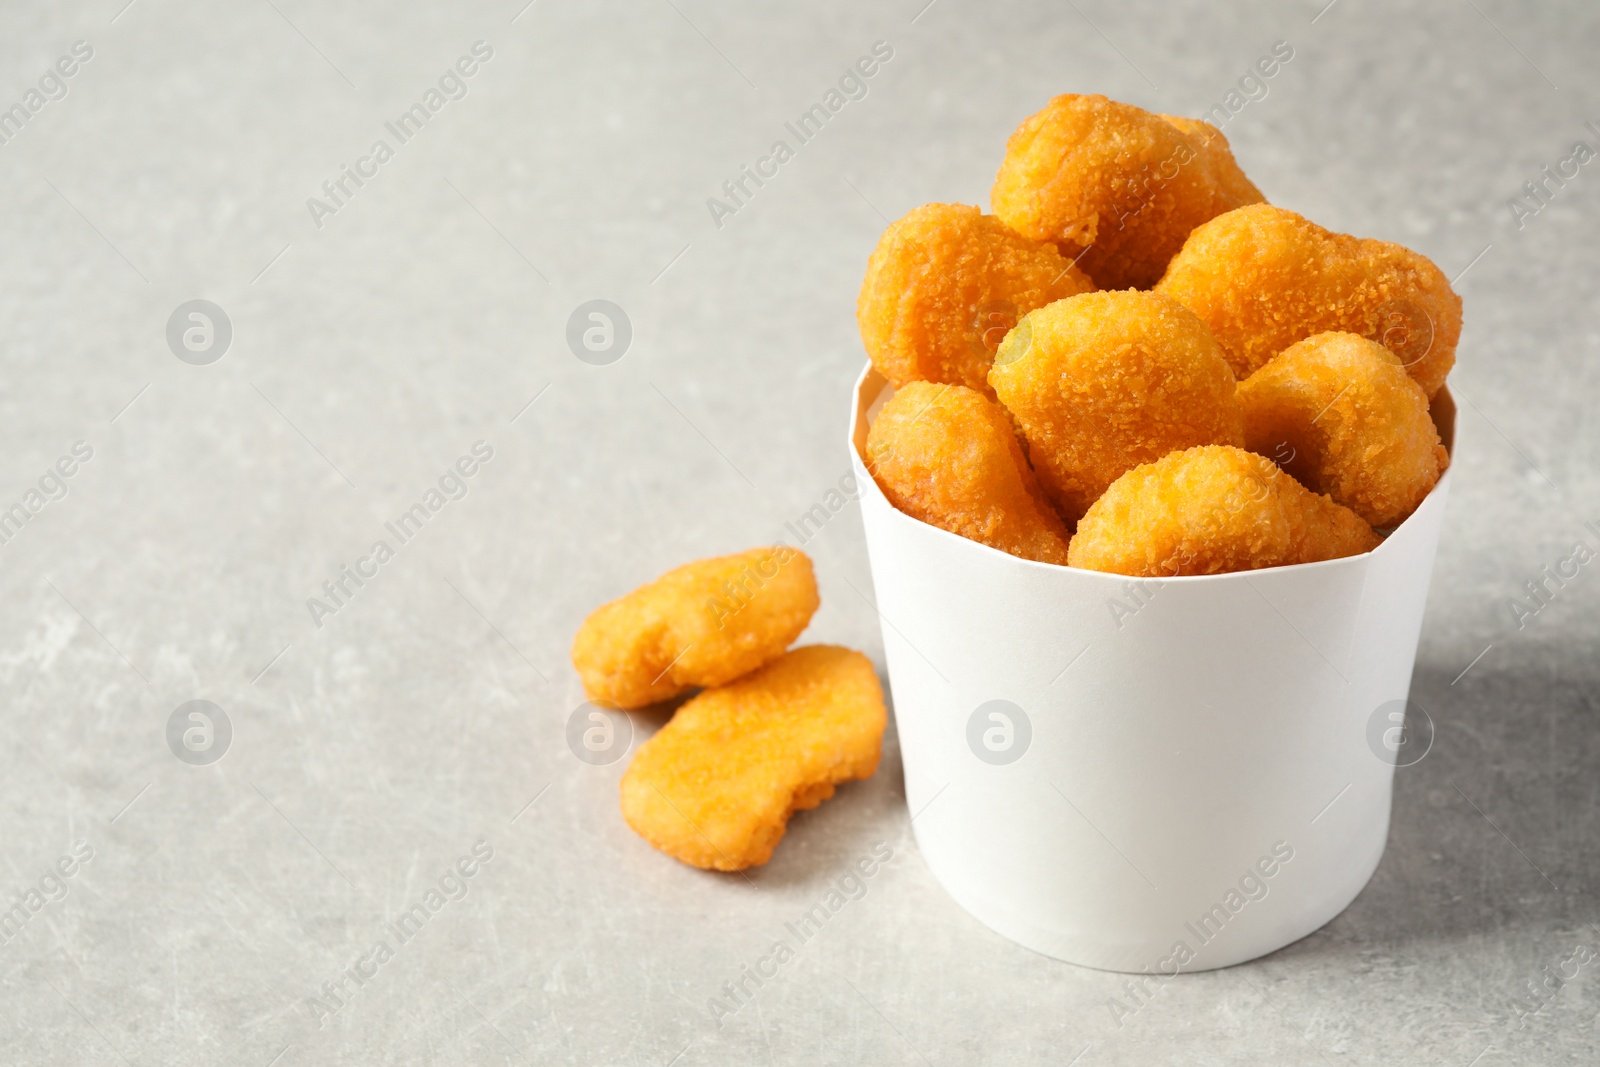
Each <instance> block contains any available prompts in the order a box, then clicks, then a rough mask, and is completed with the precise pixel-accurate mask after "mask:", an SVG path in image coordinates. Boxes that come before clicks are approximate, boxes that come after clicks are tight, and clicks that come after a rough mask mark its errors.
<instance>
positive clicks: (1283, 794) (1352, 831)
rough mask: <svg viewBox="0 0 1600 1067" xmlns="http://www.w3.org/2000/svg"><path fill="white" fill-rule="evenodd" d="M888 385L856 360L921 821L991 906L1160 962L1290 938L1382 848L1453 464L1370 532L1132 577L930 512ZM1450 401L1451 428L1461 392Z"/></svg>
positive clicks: (873, 546)
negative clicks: (1236, 564)
mask: <svg viewBox="0 0 1600 1067" xmlns="http://www.w3.org/2000/svg"><path fill="white" fill-rule="evenodd" d="M890 395H892V388H891V387H890V386H888V384H887V383H886V382H885V381H884V379H883V378H882V377H881V376H880V375H879V374H878V373H877V372H876V371H875V370H873V369H872V368H871V367H870V366H869V367H868V368H867V369H866V371H865V372H864V373H863V374H862V375H861V378H860V379H859V380H858V381H857V383H856V395H855V398H854V403H853V409H852V412H851V426H850V437H851V449H850V452H851V465H852V468H853V469H854V472H855V476H856V480H857V483H858V484H859V485H860V486H861V510H862V519H863V522H864V524H865V527H866V535H867V548H868V552H869V555H870V557H871V563H872V578H873V584H874V586H875V587H876V590H877V607H878V610H879V613H880V616H881V618H882V622H883V642H884V652H885V656H886V658H887V661H888V672H889V684H890V688H891V690H892V692H893V699H894V714H895V721H896V725H897V729H898V731H899V735H900V747H901V751H902V755H903V758H904V763H905V779H906V798H907V803H908V806H909V808H910V810H911V812H912V828H913V830H914V832H915V834H916V839H917V844H918V847H919V848H920V850H921V852H922V855H923V857H924V858H925V859H926V861H927V863H928V866H929V867H930V868H931V869H932V871H933V873H934V875H935V876H936V877H937V878H938V879H939V881H940V882H941V883H942V884H943V885H944V887H945V889H947V890H948V891H949V893H950V895H951V896H953V897H954V898H955V899H956V901H957V902H958V903H959V904H960V905H961V906H962V907H963V908H965V909H966V910H967V911H969V912H971V913H972V914H973V915H974V916H975V917H977V918H978V919H979V920H980V921H982V922H983V923H984V924H986V925H988V926H989V927H991V928H993V929H994V930H996V931H998V932H999V933H1001V934H1003V935H1005V936H1006V937H1008V938H1010V939H1011V940H1013V941H1016V942H1018V943H1019V944H1022V945H1024V946H1026V947H1028V948H1031V949H1034V950H1035V951H1037V952H1042V953H1044V954H1045V955H1048V956H1053V957H1055V958H1057V959H1062V960H1067V961H1069V962H1071V963H1077V964H1082V965H1085V966H1089V967H1098V968H1102V969H1106V970H1116V971H1133V972H1138V971H1143V970H1148V971H1149V972H1151V973H1152V974H1156V973H1160V972H1163V971H1164V972H1166V973H1168V974H1173V973H1176V972H1177V971H1179V970H1183V971H1192V970H1206V969H1209V968H1213V967H1225V966H1228V965H1230V964H1234V963H1240V962H1243V961H1244V960H1248V959H1252V958H1254V957H1256V956H1260V955H1263V954H1265V953H1268V952H1272V951H1274V950H1275V949H1279V948H1282V947H1283V946H1284V945H1287V944H1289V943H1291V942H1293V941H1296V940H1298V939H1299V938H1301V937H1304V936H1305V935H1307V934H1309V933H1311V932H1312V931H1313V930H1315V929H1317V928H1318V927H1320V926H1322V925H1323V924H1324V923H1326V922H1327V921H1328V920H1330V919H1332V918H1333V917H1334V916H1335V915H1338V914H1339V912H1341V911H1343V910H1344V908H1345V907H1346V906H1347V905H1348V904H1349V903H1350V902H1351V901H1352V900H1354V899H1355V897H1356V894H1358V893H1359V892H1360V891H1361V889H1362V887H1363V886H1365V885H1366V883H1367V880H1368V879H1369V878H1370V877H1371V875H1372V872H1373V871H1374V870H1375V869H1376V868H1377V866H1378V860H1379V858H1380V857H1381V856H1382V855H1383V849H1384V843H1385V840H1386V838H1387V836H1388V830H1389V805H1390V797H1391V792H1392V785H1393V777H1394V762H1395V748H1394V744H1393V739H1394V732H1395V731H1396V730H1397V729H1398V728H1399V727H1400V725H1401V723H1402V721H1403V720H1402V715H1403V709H1404V708H1405V700H1406V696H1407V693H1408V691H1409V690H1410V686H1411V671H1412V667H1413V665H1414V663H1415V660H1416V651H1417V638H1418V634H1419V633H1420V631H1421V627H1422V614H1423V608H1424V606H1425V604H1426V601H1427V597H1428V581H1429V577H1430V575H1431V572H1432V570H1433V560H1434V553H1435V549H1436V547H1437V545H1438V540H1439V530H1440V525H1441V523H1442V520H1443V517H1444V508H1445V499H1446V496H1447V495H1448V492H1449V485H1450V472H1449V471H1446V472H1445V475H1444V477H1443V478H1441V479H1440V481H1439V484H1438V486H1437V487H1436V488H1435V489H1434V490H1433V492H1432V493H1431V494H1430V495H1429V496H1428V498H1427V499H1426V500H1424V501H1423V502H1422V504H1421V506H1420V507H1418V508H1417V510H1416V512H1415V513H1414V514H1412V516H1411V517H1410V518H1408V519H1407V520H1406V521H1405V522H1404V523H1402V524H1401V525H1400V526H1399V527H1398V528H1397V529H1395V530H1394V531H1393V532H1392V533H1391V534H1390V535H1389V536H1388V537H1387V538H1386V539H1385V540H1384V542H1383V543H1382V544H1381V545H1379V546H1378V547H1377V548H1376V549H1374V550H1373V551H1372V552H1369V553H1367V554H1365V555H1361V556H1353V557H1350V558H1347V559H1338V560H1329V561H1327V562H1323V563H1309V564H1302V565H1299V566H1292V567H1274V568H1269V569H1265V570H1257V571H1248V572H1241V573H1235V574H1218V575H1205V576H1192V577H1180V578H1170V579H1154V578H1126V577H1123V576H1120V575H1114V574H1103V573H1100V572H1097V571H1087V570H1078V569H1074V568H1069V567H1060V566H1055V565H1051V564H1046V563H1036V562H1033V561H1031V560H1025V559H1020V558H1018V557H1016V556H1011V555H1008V554H1006V553H1004V552H1000V551H997V550H995V549H992V548H989V547H988V546H986V545H982V544H979V543H977V542H975V541H969V540H967V539H965V538H962V537H958V536H956V535H954V534H951V533H947V532H945V531H944V530H940V529H938V528H936V527H933V526H929V525H927V524H925V523H922V522H919V521H917V520H916V519H913V518H911V517H910V516H907V515H905V514H902V513H901V512H899V511H897V510H895V508H894V507H893V506H892V505H891V504H890V503H889V502H888V501H887V500H886V499H885V498H884V496H883V493H882V492H881V491H880V490H879V488H878V486H877V483H876V482H874V481H873V479H872V477H871V476H870V475H869V474H868V473H867V471H866V467H865V465H864V462H863V456H864V454H865V447H866V437H867V428H868V426H869V425H870V419H871V418H872V417H874V416H875V415H876V413H877V411H878V409H879V408H881V406H882V404H883V402H884V401H885V400H887V399H888V397H889V396H890ZM1434 418H1435V421H1436V423H1437V424H1438V427H1439V433H1440V436H1441V437H1442V438H1443V440H1444V443H1445V446H1446V447H1447V448H1450V449H1451V450H1452V451H1453V446H1454V431H1455V405H1454V403H1453V402H1452V400H1451V398H1450V396H1449V393H1448V391H1447V390H1446V391H1441V393H1440V395H1439V396H1438V397H1437V398H1436V399H1435V401H1434Z"/></svg>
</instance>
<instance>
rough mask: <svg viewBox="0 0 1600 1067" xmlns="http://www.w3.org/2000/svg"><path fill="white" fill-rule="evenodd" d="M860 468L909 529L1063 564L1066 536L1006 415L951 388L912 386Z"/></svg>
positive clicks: (887, 408) (890, 406)
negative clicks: (935, 530)
mask: <svg viewBox="0 0 1600 1067" xmlns="http://www.w3.org/2000/svg"><path fill="white" fill-rule="evenodd" d="M867 468H868V469H869V470H870V471H871V472H872V477H873V478H874V479H875V480H876V481H877V483H878V486H879V487H880V488H881V489H882V490H883V495H884V496H886V497H888V498H889V502H890V503H891V504H893V505H894V506H895V507H897V508H899V509H900V510H901V511H903V512H905V513H906V514H907V515H910V516H911V517H912V518H914V519H920V520H921V521H923V522H925V523H928V524H929V525H931V526H937V527H939V528H940V529H941V530H949V531H950V532H951V533H953V534H959V535H960V536H962V537H966V538H970V539H971V540H973V541H981V542H982V543H984V544H986V545H988V546H989V547H991V548H998V549H999V550H1000V551H1002V552H1009V553H1011V554H1012V555H1013V556H1021V557H1022V558H1024V559H1034V560H1039V561H1040V562H1042V563H1059V564H1062V565H1065V564H1066V562H1067V540H1068V537H1069V536H1070V535H1069V534H1068V533H1067V528H1066V526H1065V525H1064V524H1063V523H1062V521H1061V516H1059V515H1057V514H1056V513H1055V511H1054V510H1053V509H1052V508H1051V507H1050V504H1049V502H1048V501H1046V500H1045V497H1044V493H1043V492H1042V491H1041V490H1040V488H1039V480H1038V478H1037V477H1035V476H1034V473H1033V468H1032V467H1030V466H1028V460H1027V457H1025V456H1024V455H1023V454H1022V446H1021V445H1019V444H1018V443H1017V435H1016V431H1015V430H1014V429H1013V428H1012V425H1011V419H1010V418H1009V417H1008V416H1007V415H1006V412H1005V409H1004V408H1002V407H1001V406H1000V405H999V404H996V403H995V402H994V401H992V400H990V399H988V398H986V397H984V396H983V395H982V394H980V393H977V392H975V391H973V390H971V389H968V388H965V387H964V386H960V385H934V384H933V383H932V382H912V383H911V384H910V385H907V386H906V387H905V388H904V389H901V390H900V391H899V392H897V393H895V395H894V397H893V398H892V399H890V401H889V402H888V403H887V404H885V405H884V406H883V410H882V411H881V412H879V413H878V417H877V419H876V420H875V421H874V422H873V424H872V429H871V430H870V431H869V432H868V434H867Z"/></svg>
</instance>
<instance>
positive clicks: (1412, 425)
mask: <svg viewBox="0 0 1600 1067" xmlns="http://www.w3.org/2000/svg"><path fill="white" fill-rule="evenodd" d="M1239 406H1240V407H1241V408H1242V409H1243V410H1244V438H1245V447H1246V448H1249V449H1250V450H1251V451H1254V452H1258V453H1260V454H1261V455H1263V456H1272V457H1274V458H1275V459H1278V460H1279V462H1280V464H1281V465H1282V466H1283V469H1284V470H1286V471H1288V472H1289V473H1290V474H1291V475H1293V476H1294V477H1295V478H1296V479H1298V480H1299V482H1300V483H1301V484H1302V485H1304V486H1306V487H1307V488H1308V489H1310V490H1311V491H1312V492H1315V493H1327V494H1328V495H1329V496H1331V497H1332V498H1333V499H1334V500H1336V501H1338V502H1339V503H1341V504H1343V505H1344V506H1345V507H1347V508H1349V509H1350V510H1351V511H1354V512H1355V513H1356V514H1357V515H1360V516H1361V517H1362V518H1363V519H1366V520H1367V522H1369V523H1371V524H1372V525H1373V526H1394V525H1397V524H1398V523H1400V522H1402V521H1404V520H1405V518H1406V516H1408V515H1410V514H1411V513H1412V512H1413V511H1415V510H1416V507H1417V505H1418V504H1420V503H1422V499H1423V497H1425V496H1427V495H1428V494H1429V493H1430V492H1432V491H1433V487H1434V485H1435V484H1437V482H1438V481H1439V476H1440V475H1441V474H1443V473H1444V469H1445V467H1447V466H1449V464H1450V455H1449V453H1448V452H1446V451H1445V449H1444V445H1442V444H1441V443H1440V442H1439V431H1438V430H1437V429H1435V428H1434V425H1433V419H1432V418H1431V417H1430V416H1429V415H1428V397H1427V394H1425V393H1424V392H1423V391H1422V386H1420V385H1418V384H1417V383H1416V382H1415V381H1414V380H1413V379H1412V378H1411V377H1410V376H1408V375H1407V374H1406V372H1405V368H1404V367H1402V366H1401V365H1400V358H1399V357H1398V356H1396V355H1395V354H1394V353H1393V352H1390V351H1389V350H1388V349H1387V348H1384V347H1383V346H1382V345H1380V344H1378V343H1377V342H1375V341H1369V340H1367V339H1366V338H1365V337H1358V336H1357V335H1355V334H1353V333H1319V334H1316V335H1315V336H1313V337H1308V338H1306V339H1305V340H1304V341H1301V342H1299V343H1298V344H1294V345H1290V346H1289V347H1288V348H1287V349H1285V350H1284V351H1283V352H1281V353H1279V354H1278V355H1277V356H1274V357H1273V359H1272V361H1271V362H1270V363H1268V364H1267V365H1266V366H1265V367H1262V368H1261V369H1260V370H1258V371H1256V372H1255V373H1254V374H1252V375H1251V376H1250V377H1249V378H1246V379H1245V380H1244V381H1242V382H1240V383H1239ZM1285 446H1286V447H1285Z"/></svg>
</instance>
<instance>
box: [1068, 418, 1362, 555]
mask: <svg viewBox="0 0 1600 1067" xmlns="http://www.w3.org/2000/svg"><path fill="white" fill-rule="evenodd" d="M1378 540H1379V539H1378V535H1377V534H1375V533H1373V532H1372V527H1370V526H1368V525H1367V524H1366V522H1365V521H1364V520H1363V519H1362V518H1361V517H1360V516H1359V515H1357V514H1356V513H1355V512H1353V511H1351V510H1350V509H1349V508H1346V507H1343V506H1341V505H1339V504H1335V503H1334V502H1333V501H1332V500H1329V499H1328V498H1327V497H1325V496H1318V495H1317V494H1315V493H1313V492H1311V491H1310V490H1308V489H1306V488H1305V487H1304V486H1302V485H1301V484H1300V483H1299V482H1297V481H1295V480H1294V479H1293V478H1291V477H1289V476H1288V475H1287V474H1285V473H1283V471H1281V470H1279V469H1278V468H1277V467H1275V466H1273V464H1272V461H1271V460H1268V459H1266V458H1264V457H1262V456H1258V455H1256V454H1255V453H1253V452H1246V451H1245V450H1244V449H1242V448H1233V447H1229V446H1223V445H1205V446H1201V447H1198V448H1190V449H1187V450H1185V451H1183V452H1174V453H1172V454H1171V455H1169V456H1165V457H1163V458H1162V459H1159V460H1157V461H1156V462H1154V463H1147V464H1145V465H1144V466H1142V467H1135V468H1134V469H1133V470H1131V471H1129V472H1128V473H1126V474H1124V475H1123V476H1122V477H1121V478H1118V479H1117V480H1116V482H1115V483H1114V484H1113V485H1112V486H1111V488H1109V489H1107V490H1106V492H1105V495H1104V496H1102V497H1101V498H1100V499H1099V500H1097V501H1095V504H1094V506H1093V507H1091V508H1090V509H1089V513H1088V514H1087V515H1085V516H1084V517H1083V520H1082V521H1081V522H1079V523H1078V532H1077V533H1076V534H1074V535H1073V537H1072V546H1071V549H1070V551H1069V559H1070V561H1071V564H1072V566H1074V567H1084V568H1087V569H1088V570H1095V571H1110V572H1111V573H1113V574H1127V575H1131V576H1133V577H1136V578H1165V577H1168V576H1171V575H1180V574H1222V573H1225V572H1228V571H1247V570H1254V569H1256V568H1258V567H1281V566H1285V565H1288V564H1292V563H1315V562H1317V561H1318V560H1324V559H1338V558H1339V557H1341V556H1354V555H1356V554H1358V553H1361V552H1366V551H1369V550H1370V549H1372V548H1374V547H1376V546H1377V544H1378Z"/></svg>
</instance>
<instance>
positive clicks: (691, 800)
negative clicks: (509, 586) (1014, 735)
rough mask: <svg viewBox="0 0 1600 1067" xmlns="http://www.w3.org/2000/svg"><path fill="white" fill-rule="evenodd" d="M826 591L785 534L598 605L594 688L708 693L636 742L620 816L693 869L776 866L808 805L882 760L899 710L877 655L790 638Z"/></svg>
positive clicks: (637, 701)
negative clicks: (794, 819) (888, 702)
mask: <svg viewBox="0 0 1600 1067" xmlns="http://www.w3.org/2000/svg"><path fill="white" fill-rule="evenodd" d="M819 604H820V598H819V597H818V595H817V581H816V576H815V573H814V572H813V570H812V566H811V560H810V559H809V558H807V556H806V555H805V553H803V552H800V551H798V550H797V549H793V548H788V547H785V546H781V545H780V546H776V547H772V548H758V549H752V550H751V551H749V552H742V553H738V554H736V555H732V556H720V557H717V558H714V559H704V560H699V561H698V562H695V563H689V564H686V565H684V566H682V567H679V568H677V569H676V570H672V571H668V572H667V573H666V574H664V575H662V576H661V577H660V578H658V579H656V580H655V581H653V582H650V583H649V584H647V585H644V586H641V587H640V588H638V589H635V590H634V591H633V592H631V593H629V594H628V595H626V596H624V597H622V598H621V599H618V600H614V601H612V602H611V603H609V604H606V605H604V606H602V607H600V608H598V609H597V610H595V611H594V612H593V613H592V614H591V615H590V616H589V617H588V618H587V619H585V620H584V622H583V625H582V626H581V627H580V628H579V629H578V634H577V637H576V638H575V639H574V641H573V643H572V663H573V666H575V667H576V668H577V670H578V675H579V677H580V678H582V680H583V685H584V689H585V690H586V691H587V692H588V694H589V698H590V699H591V700H593V701H595V702H597V703H601V704H605V705H607V706H610V707H616V708H629V709H632V708H643V707H646V706H649V705H654V704H659V703H661V702H663V701H667V700H672V699H674V698H678V697H681V696H682V695H684V694H685V693H688V692H690V691H691V690H694V689H699V690H700V691H699V692H698V693H697V694H696V695H694V696H693V697H691V698H690V699H689V700H688V701H687V702H685V703H684V704H683V705H682V706H680V707H679V708H678V709H677V711H676V712H675V713H674V714H673V716H672V719H671V721H669V722H668V723H667V724H666V725H665V726H664V727H662V728H661V730H660V731H658V732H657V733H656V735H655V736H654V737H652V738H651V739H650V740H648V741H646V742H645V743H644V744H643V745H641V746H640V747H639V751H638V752H637V753H636V754H635V755H634V758H633V762H632V763H630V764H629V765H628V769H627V771H626V772H625V773H624V774H623V776H622V814H623V818H625V819H626V820H627V822H628V825H629V826H631V827H633V829H634V830H635V831H637V832H638V833H639V835H640V836H641V837H643V838H644V839H645V840H646V841H649V842H650V844H652V845H654V846H655V847H656V848H658V849H660V850H661V851H662V852H665V853H666V854H667V855H669V856H673V857H675V858H676V859H679V860H682V861H683V862H684V863H687V864H690V865H692V866H695V867H702V868H706V869H710V870H719V871H738V870H743V869H745V868H746V867H753V866H757V865H759V864H762V863H765V862H767V860H769V859H770V858H771V857H772V852H773V849H775V848H776V847H777V844H778V841H779V840H780V839H781V838H782V837H783V834H784V831H785V829H786V828H787V827H788V823H789V817H790V816H791V815H793V814H794V813H795V812H796V811H804V810H806V809H808V808H814V807H816V806H817V805H819V804H821V803H822V802H823V801H824V800H827V799H828V798H829V797H831V796H833V792H834V787H835V786H836V785H838V784H839V783H841V782H846V781H850V780H852V779H858V778H868V777H871V775H872V774H873V772H874V771H876V770H877V769H878V757H879V754H880V751H881V746H882V740H883V730H884V727H885V725H886V724H887V722H888V712H887V710H886V709H885V708H884V704H883V691H882V689H881V688H880V687H879V685H878V676H877V674H876V672H875V671H874V670H873V667H872V661H871V660H869V659H867V657H865V656H863V655H862V654H861V653H859V652H852V651H851V650H850V649H847V648H838V647H835V646H832V645H809V646H806V647H804V648H796V649H793V650H790V649H789V646H790V645H791V644H792V643H793V642H794V641H795V639H796V638H798V637H799V636H800V633H801V631H803V630H804V629H805V628H806V626H807V625H808V624H809V623H810V622H811V616H812V615H813V614H814V613H815V612H816V610H817V607H818V605H819Z"/></svg>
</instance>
